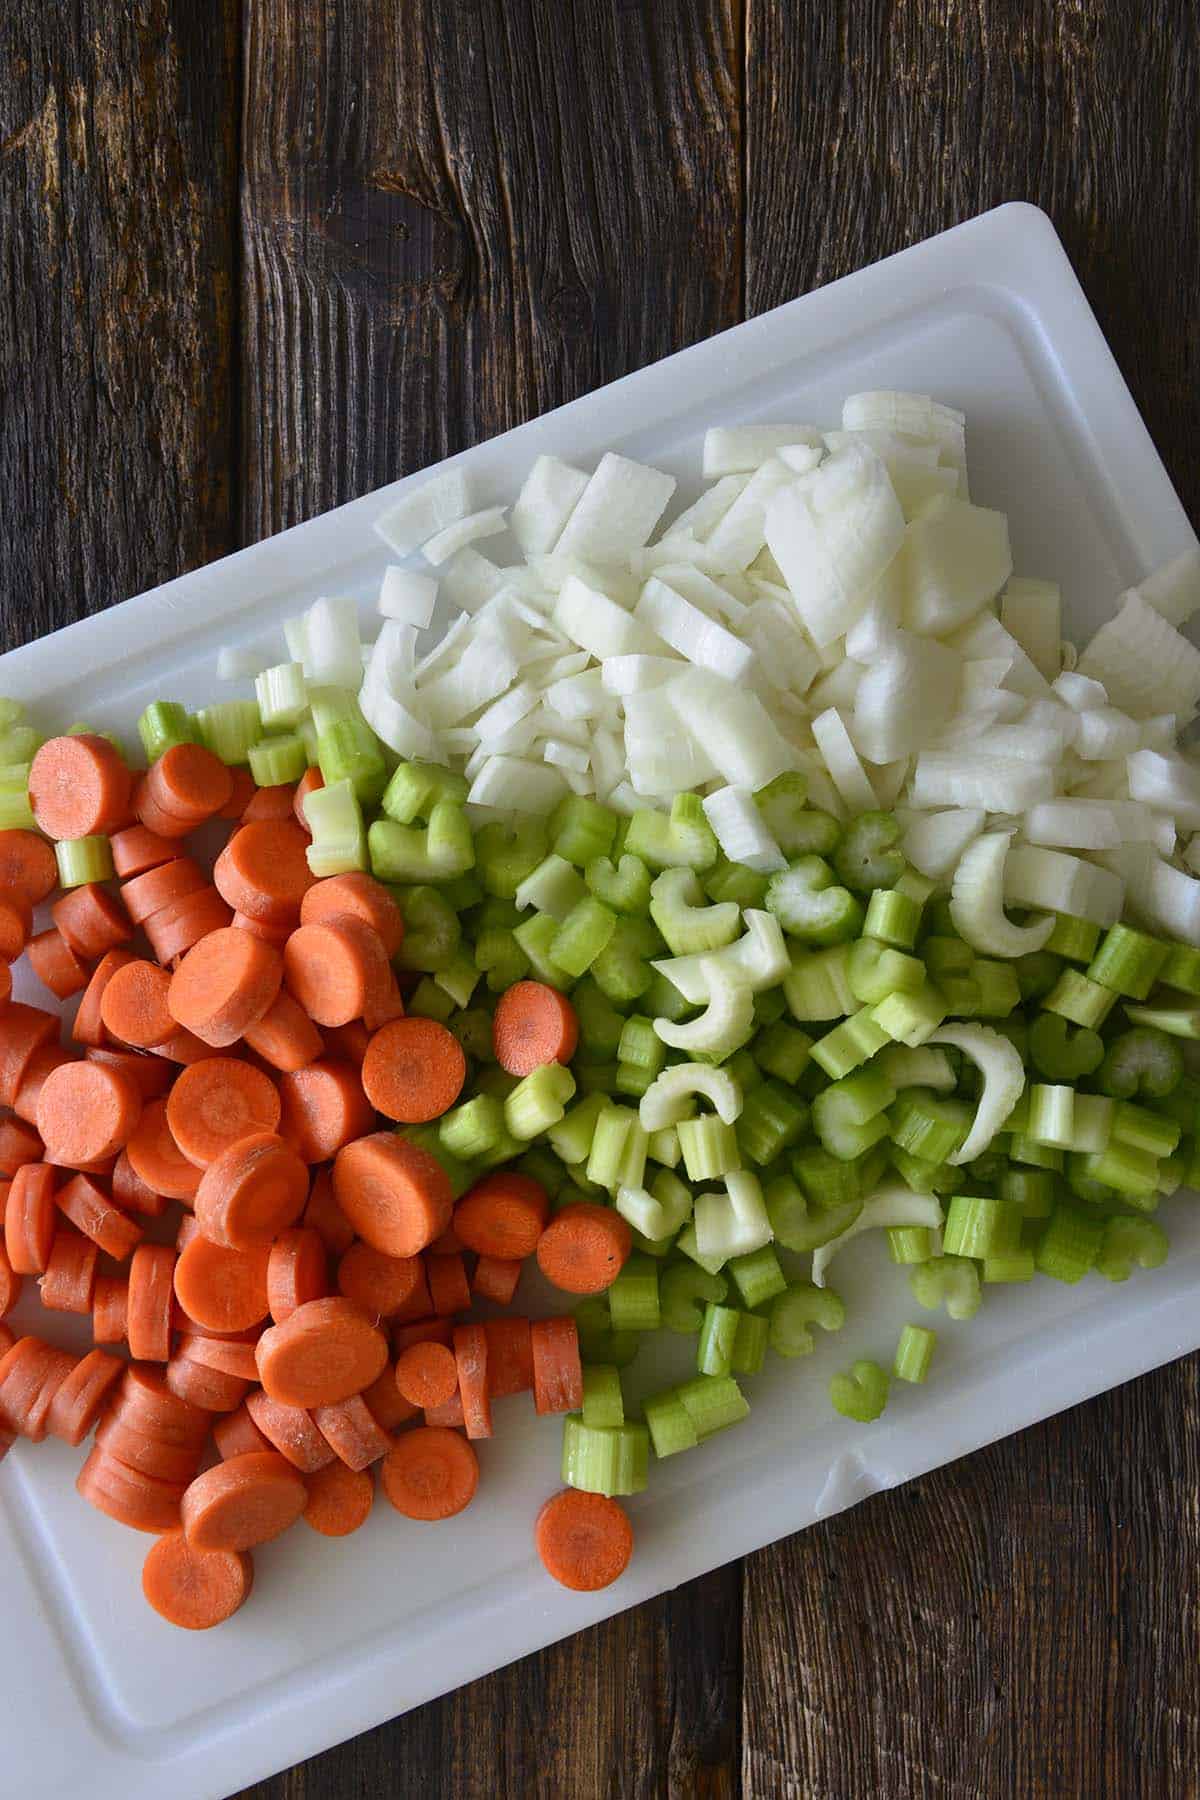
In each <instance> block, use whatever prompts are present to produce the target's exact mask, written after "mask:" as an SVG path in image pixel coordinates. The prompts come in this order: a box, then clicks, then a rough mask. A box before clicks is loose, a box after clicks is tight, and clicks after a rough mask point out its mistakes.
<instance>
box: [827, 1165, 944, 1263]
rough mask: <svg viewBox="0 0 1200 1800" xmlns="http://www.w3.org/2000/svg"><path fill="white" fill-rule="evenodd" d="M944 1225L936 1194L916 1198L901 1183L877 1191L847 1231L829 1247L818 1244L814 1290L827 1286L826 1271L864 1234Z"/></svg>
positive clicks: (830, 1242) (840, 1234)
mask: <svg viewBox="0 0 1200 1800" xmlns="http://www.w3.org/2000/svg"><path fill="white" fill-rule="evenodd" d="M941 1223H942V1207H941V1202H940V1201H939V1200H938V1199H937V1198H936V1196H935V1195H933V1194H914V1193H913V1191H912V1189H911V1188H907V1187H905V1185H904V1183H903V1182H902V1181H897V1182H895V1183H894V1184H893V1185H892V1186H889V1187H882V1188H877V1189H876V1190H875V1192H874V1193H873V1194H868V1196H867V1198H866V1199H865V1200H864V1202H863V1207H862V1211H861V1212H860V1213H859V1215H858V1217H857V1218H856V1219H855V1220H854V1221H853V1222H852V1223H851V1224H849V1225H847V1227H846V1229H845V1231H840V1232H839V1233H838V1235H837V1237H835V1238H831V1239H830V1240H829V1242H828V1243H827V1244H819V1245H818V1246H817V1248H816V1249H815V1250H814V1251H813V1259H812V1279H813V1286H814V1287H819V1288H823V1287H824V1286H825V1271H826V1269H828V1267H829V1265H830V1263H831V1262H832V1261H833V1259H834V1257H835V1256H836V1255H837V1253H838V1251H839V1250H842V1249H844V1248H845V1246H846V1245H847V1244H848V1243H849V1242H850V1241H851V1239H852V1238H856V1237H860V1236H861V1235H862V1233H863V1232H864V1231H878V1230H882V1229H889V1230H890V1229H892V1228H899V1227H903V1226H918V1225H924V1226H926V1227H928V1229H929V1230H931V1231H937V1230H939V1229H940V1227H941Z"/></svg>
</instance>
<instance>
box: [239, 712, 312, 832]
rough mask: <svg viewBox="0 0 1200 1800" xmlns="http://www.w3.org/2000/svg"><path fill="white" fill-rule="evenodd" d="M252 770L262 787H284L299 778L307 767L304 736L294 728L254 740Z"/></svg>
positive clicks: (250, 756) (251, 747)
mask: <svg viewBox="0 0 1200 1800" xmlns="http://www.w3.org/2000/svg"><path fill="white" fill-rule="evenodd" d="M249 762H250V773H251V775H252V776H253V777H254V779H255V781H256V782H257V783H258V785H259V787H285V786H287V785H288V784H289V783H291V782H294V781H299V779H300V777H301V776H302V775H303V774H304V771H305V769H307V767H308V754H307V752H306V750H305V748H304V740H303V739H302V738H300V737H297V736H296V734H295V732H288V733H287V734H286V735H284V736H279V737H265V738H262V739H261V740H260V742H259V743H257V744H251V746H250V754H249ZM306 816H307V815H306Z"/></svg>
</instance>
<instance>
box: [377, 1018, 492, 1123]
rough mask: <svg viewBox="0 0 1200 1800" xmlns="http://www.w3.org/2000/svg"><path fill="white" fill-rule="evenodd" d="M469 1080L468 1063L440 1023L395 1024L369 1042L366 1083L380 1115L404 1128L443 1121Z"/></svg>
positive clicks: (413, 1020) (405, 1021)
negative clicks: (405, 1126) (435, 1120)
mask: <svg viewBox="0 0 1200 1800" xmlns="http://www.w3.org/2000/svg"><path fill="white" fill-rule="evenodd" d="M466 1078H467V1059H466V1057H465V1055H464V1054H463V1047H462V1045H461V1044H460V1043H459V1041H458V1039H457V1038H456V1037H455V1036H454V1035H453V1033H452V1032H449V1031H447V1030H446V1027H445V1026H444V1025H439V1024H438V1022H437V1020H436V1019H421V1018H409V1019H393V1020H392V1021H391V1023H390V1024H388V1025H384V1026H382V1027H381V1028H380V1030H378V1031H377V1032H376V1033H375V1034H374V1036H373V1037H372V1039H371V1042H370V1044H369V1045H368V1047H367V1054H366V1056H365V1057H364V1058H363V1065H362V1083H363V1088H364V1090H365V1092H366V1095H367V1098H368V1099H369V1100H370V1102H371V1104H372V1106H374V1107H375V1108H376V1110H377V1111H379V1112H381V1113H383V1114H384V1115H385V1117H387V1118H389V1119H396V1120H398V1121H399V1122H400V1123H401V1124H405V1125H420V1124H424V1123H426V1122H427V1121H428V1120H430V1119H439V1118H441V1116H442V1114H443V1113H444V1112H448V1111H449V1109H450V1108H451V1107H452V1106H453V1105H454V1103H455V1101H456V1100H457V1099H458V1097H459V1095H460V1094H461V1092H462V1089H463V1083H464V1082H465V1081H466Z"/></svg>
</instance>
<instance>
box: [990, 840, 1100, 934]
mask: <svg viewBox="0 0 1200 1800" xmlns="http://www.w3.org/2000/svg"><path fill="white" fill-rule="evenodd" d="M1004 897H1005V899H1006V900H1007V902H1008V904H1009V905H1010V906H1028V907H1032V908H1035V909H1036V910H1037V911H1038V912H1044V911H1050V912H1058V913H1073V914H1074V915H1075V916H1076V918H1080V919H1091V920H1093V921H1094V923H1095V924H1097V925H1115V924H1116V922H1117V920H1118V919H1119V918H1120V916H1121V902H1122V900H1123V898H1124V893H1123V888H1122V883H1121V881H1120V878H1119V877H1118V876H1116V875H1114V874H1113V873H1112V871H1111V870H1110V869H1106V868H1098V867H1097V866H1096V864H1095V863H1094V862H1085V861H1084V860H1083V858H1082V857H1079V856H1071V855H1068V853H1067V852H1066V851H1065V850H1047V849H1043V848H1042V847H1041V846H1040V845H1038V844H1014V845H1013V848H1012V850H1011V851H1010V853H1009V857H1008V863H1007V866H1006V868H1005V872H1004Z"/></svg>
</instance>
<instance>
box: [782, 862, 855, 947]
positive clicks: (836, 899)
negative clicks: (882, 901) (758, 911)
mask: <svg viewBox="0 0 1200 1800" xmlns="http://www.w3.org/2000/svg"><path fill="white" fill-rule="evenodd" d="M765 905H766V909H767V911H768V912H769V913H772V914H773V915H774V917H775V918H777V919H778V920H779V923H780V925H781V926H782V927H783V929H784V930H785V931H786V932H787V934H788V936H789V937H793V938H798V939H799V941H800V942H801V943H803V944H817V945H820V946H825V945H828V944H842V943H846V942H848V941H849V939H851V938H856V937H857V936H858V935H859V933H860V931H861V930H862V924H863V909H862V907H861V905H860V904H859V902H858V901H857V900H856V899H855V898H854V896H853V894H851V893H850V892H849V891H848V890H847V889H846V888H844V887H835V886H834V884H833V870H832V869H831V868H830V867H829V864H828V863H827V862H824V861H822V859H821V858H820V857H819V856H802V857H800V858H799V859H798V861H796V862H794V863H790V864H789V865H788V867H787V868H786V869H782V870H781V871H780V872H779V874H778V875H772V877H771V879H770V881H769V882H768V884H767V897H766V901H765Z"/></svg>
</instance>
